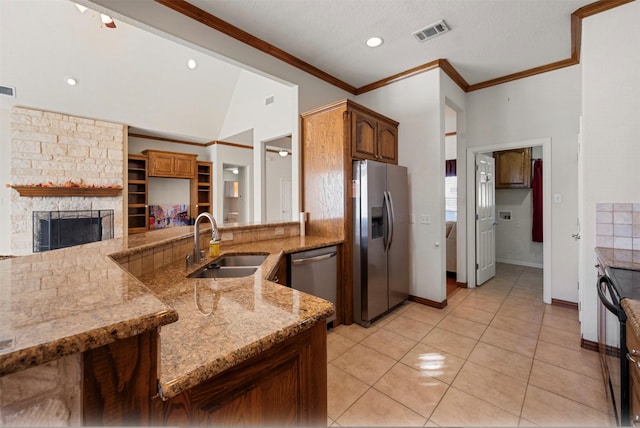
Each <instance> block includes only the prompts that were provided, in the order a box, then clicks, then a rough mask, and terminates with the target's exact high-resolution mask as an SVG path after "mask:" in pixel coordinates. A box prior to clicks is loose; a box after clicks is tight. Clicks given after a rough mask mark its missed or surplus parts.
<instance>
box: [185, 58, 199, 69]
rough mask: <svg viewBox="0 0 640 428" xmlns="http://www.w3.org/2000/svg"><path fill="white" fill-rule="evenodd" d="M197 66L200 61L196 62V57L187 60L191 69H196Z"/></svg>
mask: <svg viewBox="0 0 640 428" xmlns="http://www.w3.org/2000/svg"><path fill="white" fill-rule="evenodd" d="M197 66H198V63H197V62H196V60H195V59H190V60H189V61H187V67H189V69H190V70H195V68H196V67H197Z"/></svg>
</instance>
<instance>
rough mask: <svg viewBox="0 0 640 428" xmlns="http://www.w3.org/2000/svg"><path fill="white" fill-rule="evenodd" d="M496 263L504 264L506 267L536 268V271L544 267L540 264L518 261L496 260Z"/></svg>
mask: <svg viewBox="0 0 640 428" xmlns="http://www.w3.org/2000/svg"><path fill="white" fill-rule="evenodd" d="M496 263H506V264H508V265H518V266H527V267H532V268H538V269H542V268H544V265H543V264H540V263H530V262H521V261H519V260H506V259H496Z"/></svg>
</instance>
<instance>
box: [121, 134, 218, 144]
mask: <svg viewBox="0 0 640 428" xmlns="http://www.w3.org/2000/svg"><path fill="white" fill-rule="evenodd" d="M128 135H129V137H135V138H144V139H146V140H156V141H166V142H168V143H177V144H188V145H190V146H198V147H207V146H209V145H211V143H196V142H193V141H186V140H178V139H176V138H167V137H159V136H156V135H146V134H137V133H135V132H129V134H128Z"/></svg>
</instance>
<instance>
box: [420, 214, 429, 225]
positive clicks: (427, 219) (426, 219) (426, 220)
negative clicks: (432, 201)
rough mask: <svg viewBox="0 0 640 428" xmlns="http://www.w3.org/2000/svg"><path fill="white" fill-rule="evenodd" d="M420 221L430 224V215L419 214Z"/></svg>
mask: <svg viewBox="0 0 640 428" xmlns="http://www.w3.org/2000/svg"><path fill="white" fill-rule="evenodd" d="M420 223H422V224H431V216H430V215H427V214H422V215H421V216H420Z"/></svg>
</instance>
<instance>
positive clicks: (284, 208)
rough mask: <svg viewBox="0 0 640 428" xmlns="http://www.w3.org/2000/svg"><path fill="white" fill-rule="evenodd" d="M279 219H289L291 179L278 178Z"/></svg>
mask: <svg viewBox="0 0 640 428" xmlns="http://www.w3.org/2000/svg"><path fill="white" fill-rule="evenodd" d="M280 220H283V221H291V220H292V218H291V180H289V179H287V178H281V179H280Z"/></svg>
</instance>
